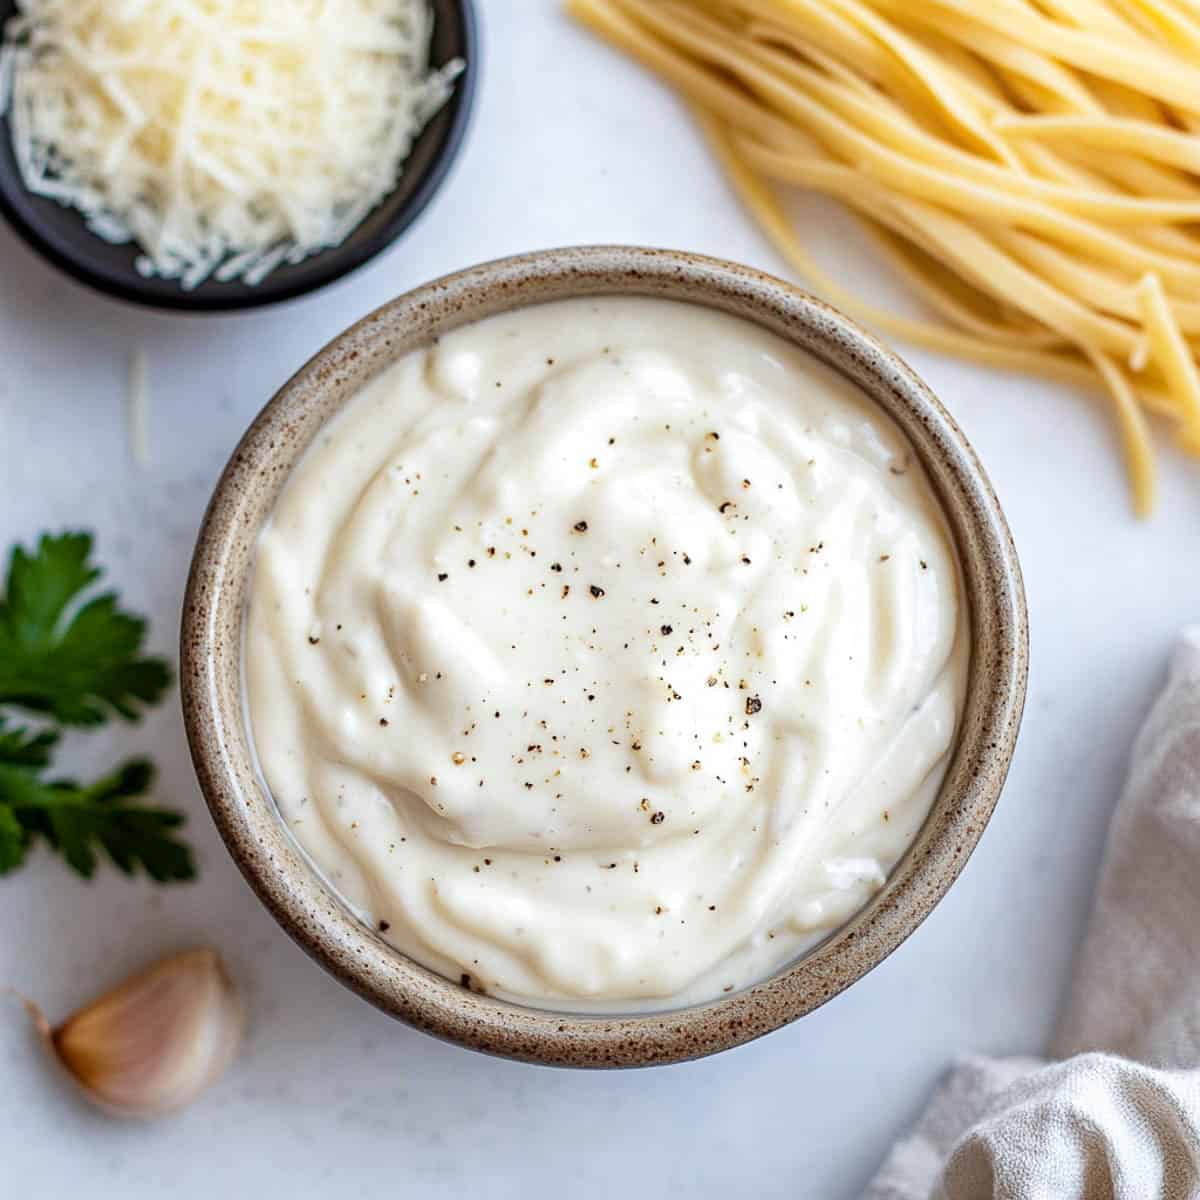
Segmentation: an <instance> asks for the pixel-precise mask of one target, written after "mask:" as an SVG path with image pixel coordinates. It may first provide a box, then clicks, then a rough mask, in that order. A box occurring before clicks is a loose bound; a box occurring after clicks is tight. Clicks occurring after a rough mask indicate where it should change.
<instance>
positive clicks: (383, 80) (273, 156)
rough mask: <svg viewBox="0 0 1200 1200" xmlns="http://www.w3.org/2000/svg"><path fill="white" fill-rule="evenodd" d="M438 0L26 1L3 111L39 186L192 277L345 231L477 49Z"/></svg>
mask: <svg viewBox="0 0 1200 1200" xmlns="http://www.w3.org/2000/svg"><path fill="white" fill-rule="evenodd" d="M431 32H432V15H431V13H430V10H429V6H428V4H427V3H426V0H18V15H17V16H16V17H14V18H12V19H11V20H10V21H9V22H8V24H7V26H6V28H5V31H4V46H3V48H2V49H0V113H3V112H5V111H8V113H9V124H10V127H11V131H12V141H13V148H14V151H15V153H16V157H17V161H18V163H19V164H20V169H21V173H22V176H23V179H24V182H25V186H26V187H28V188H29V190H30V191H32V192H34V193H36V194H38V195H41V196H47V197H50V198H52V199H55V200H58V201H59V202H60V203H62V204H65V205H70V206H72V207H74V208H77V209H78V210H79V211H80V212H81V213H83V215H84V216H85V218H86V219H87V222H88V226H89V228H90V229H91V230H92V232H93V233H95V234H96V235H97V236H99V237H102V238H104V239H105V240H107V241H110V242H116V243H124V242H129V241H134V242H136V243H137V244H138V246H139V247H140V248H141V251H142V253H141V254H140V255H139V257H138V262H137V267H138V270H139V271H140V272H141V273H142V274H143V275H146V276H151V275H155V276H162V277H165V278H169V279H178V280H179V281H180V284H181V285H182V286H183V287H184V288H193V287H195V286H197V285H198V284H199V283H201V282H203V281H204V280H205V279H207V278H209V276H215V278H217V279H220V280H233V279H241V280H244V281H245V282H247V283H250V284H256V283H258V282H260V281H261V280H262V279H263V278H265V276H266V275H267V274H269V273H270V272H271V271H272V270H274V269H275V268H276V267H277V266H279V265H280V264H282V263H296V262H299V261H300V260H301V259H304V258H306V257H308V256H309V255H310V254H315V253H316V252H317V251H319V250H323V249H326V248H328V247H331V246H336V245H338V244H340V243H341V242H342V241H344V240H345V238H346V237H347V236H348V235H349V234H350V232H351V231H352V230H353V229H354V228H355V227H356V226H357V225H358V224H359V223H360V222H361V221H362V219H363V218H364V217H365V216H366V215H367V213H369V212H370V211H371V210H372V209H373V208H374V207H375V206H376V205H377V204H378V203H379V202H380V201H381V200H382V199H383V198H384V197H385V196H386V195H387V194H388V193H389V192H390V191H391V190H392V189H393V188H394V187H395V184H396V180H397V179H398V177H399V175H400V172H401V169H402V166H403V163H404V160H405V158H406V157H407V156H408V153H409V150H410V148H411V146H412V143H413V139H414V138H415V137H416V135H417V134H418V133H419V132H420V130H421V128H422V127H423V126H424V124H425V122H426V121H428V119H429V118H430V117H431V116H432V115H433V114H434V113H435V112H436V111H437V110H438V108H440V107H441V105H442V104H443V103H444V102H445V101H446V98H447V97H448V96H449V94H450V91H451V87H452V83H453V80H454V78H455V76H456V75H457V74H458V72H459V71H460V70H461V67H462V64H461V63H460V62H457V61H456V62H453V63H449V64H447V65H446V66H445V67H442V68H440V69H438V70H430V68H429V39H430V34H431Z"/></svg>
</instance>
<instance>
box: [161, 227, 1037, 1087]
mask: <svg viewBox="0 0 1200 1200" xmlns="http://www.w3.org/2000/svg"><path fill="white" fill-rule="evenodd" d="M602 294H608V295H611V294H617V295H622V294H623V295H643V296H646V295H648V296H664V297H667V298H670V299H677V300H684V301H688V302H691V303H698V304H701V305H705V306H707V307H713V308H718V309H721V310H723V311H727V312H732V313H736V314H738V315H741V316H744V317H747V318H748V319H750V320H752V321H754V322H755V323H757V324H759V325H762V326H764V327H765V328H767V329H769V330H772V331H773V332H775V333H777V334H780V335H781V336H783V337H784V338H785V339H787V340H788V341H790V342H792V343H793V344H794V345H797V346H799V347H800V348H801V349H803V350H807V351H808V352H810V353H812V354H814V355H815V356H816V357H817V358H819V359H821V360H822V361H824V362H826V363H827V364H828V365H830V366H831V367H833V368H834V369H835V370H837V371H839V372H840V373H841V374H843V375H845V376H846V377H848V378H849V379H851V380H852V381H854V382H855V383H857V384H858V385H859V387H860V388H861V389H862V390H863V391H865V392H866V393H867V394H868V396H870V397H871V398H872V399H873V400H874V401H875V402H876V403H877V404H879V405H880V407H881V408H882V409H883V410H884V411H885V412H887V413H888V414H889V415H890V416H891V417H892V419H893V420H894V421H895V422H896V423H897V425H899V427H900V428H901V430H902V431H903V432H904V433H905V435H906V436H907V437H908V439H909V441H910V443H911V444H912V447H913V449H914V451H915V452H916V454H917V456H918V458H919V459H920V461H921V463H922V465H923V467H924V469H925V471H926V473H927V474H928V476H929V479H930V482H931V484H932V486H933V488H934V491H935V493H936V494H937V496H938V498H939V501H940V503H941V504H942V507H943V511H944V514H945V518H946V522H947V525H948V527H949V529H950V533H951V536H952V539H953V541H954V543H955V546H956V548H957V551H958V555H959V559H960V564H961V567H962V572H963V582H964V590H965V593H966V597H967V602H968V608H969V617H970V622H971V663H970V668H969V678H968V687H967V699H966V705H965V708H964V712H963V716H962V721H961V727H960V731H959V734H958V742H957V747H956V750H955V753H954V755H953V759H952V762H951V764H950V767H949V770H948V772H947V775H946V779H945V782H944V783H943V785H942V788H941V791H940V793H939V795H938V797H937V799H936V800H935V802H934V805H933V808H932V809H931V811H930V814H929V816H928V818H927V819H926V822H925V824H924V826H923V827H922V829H921V831H920V833H919V834H918V836H917V838H916V840H915V841H914V842H913V844H912V845H911V846H910V847H909V849H908V851H907V852H906V853H905V855H904V856H903V858H902V859H901V860H900V862H899V863H898V864H897V865H896V867H895V868H894V869H893V871H892V873H891V875H890V876H889V878H888V881H887V883H886V885H885V886H884V887H883V889H882V890H881V891H880V892H879V893H878V894H877V895H876V896H875V897H874V898H873V899H872V900H871V901H870V902H869V903H868V904H867V905H866V906H865V907H864V908H863V909H862V910H861V911H860V912H859V913H858V914H857V915H856V916H855V917H854V918H852V919H851V920H850V921H849V922H848V923H847V924H846V925H844V926H842V927H841V928H839V929H837V930H835V931H834V932H833V933H831V934H830V936H829V937H828V938H826V939H825V940H824V941H823V942H822V943H821V944H820V945H819V946H818V947H816V948H815V949H813V950H811V951H810V952H809V953H807V954H806V955H805V956H804V957H802V958H801V959H799V960H798V961H797V962H795V963H792V964H791V965H789V966H786V967H784V968H783V969H782V970H780V971H779V972H777V973H776V974H775V975H774V976H772V977H771V978H769V979H767V980H764V981H763V982H761V983H759V984H756V985H754V986H753V987H750V988H748V989H746V990H744V991H741V992H737V993H733V994H731V995H729V996H725V997H722V998H720V999H717V1000H714V1001H711V1002H709V1003H707V1004H702V1005H697V1006H694V1007H689V1008H684V1009H676V1010H672V1011H665V1012H651V1013H636V1014H615V1015H591V1014H579V1013H567V1012H551V1011H546V1010H543V1009H537V1008H530V1007H524V1006H521V1005H517V1004H512V1003H508V1002H506V1001H502V1000H498V999H495V998H493V997H489V996H486V995H481V994H479V993H477V992H473V991H470V990H468V989H467V988H464V987H462V986H460V984H458V983H455V982H453V981H451V980H448V979H444V978H442V977H440V976H438V975H436V974H434V973H433V972H431V971H429V970H427V969H426V968H425V967H422V966H420V965H419V964H418V963H416V962H414V961H412V960H411V959H409V958H407V957H406V956H405V955H403V954H401V953H400V952H399V951H397V950H395V949H393V948H392V947H391V946H389V945H388V944H387V943H386V942H384V941H383V940H382V938H381V937H379V936H378V935H377V934H376V933H375V932H374V931H373V930H372V929H370V928H368V927H367V926H366V925H364V924H363V923H362V922H360V921H359V920H358V919H357V918H356V917H355V916H354V915H353V914H352V913H350V912H349V910H348V909H346V908H345V907H344V906H343V905H342V903H341V902H340V901H339V900H338V899H337V897H336V896H335V895H334V893H333V892H332V890H331V889H330V888H329V887H328V886H327V885H326V884H325V883H324V882H323V881H321V880H320V878H319V877H318V876H317V874H316V873H315V871H314V870H313V868H312V866H311V865H310V864H309V862H308V860H307V859H306V858H305V856H304V855H303V853H302V852H301V851H300V850H299V849H298V847H297V846H296V844H295V843H294V842H293V840H292V838H291V835H290V834H289V833H288V832H287V830H286V829H285V827H284V825H283V823H282V821H281V820H280V819H279V817H278V814H277V810H276V808H275V806H274V803H273V801H272V800H271V798H270V796H269V795H268V794H267V793H266V791H265V789H264V787H263V785H262V784H261V782H260V780H259V778H258V776H257V774H256V771H255V765H254V761H253V754H252V751H251V749H250V744H249V742H248V739H247V733H246V728H245V719H244V711H243V707H242V703H241V651H242V646H241V631H242V621H243V615H244V603H245V595H246V589H247V585H248V579H249V575H250V564H251V563H252V558H253V550H254V545H255V543H256V539H257V535H258V531H259V529H260V527H261V525H262V522H263V520H264V519H265V518H266V516H267V515H268V514H269V512H270V511H271V509H272V507H273V505H274V501H275V498H276V497H277V495H278V494H279V492H280V490H281V488H282V486H283V485H284V483H285V482H286V479H287V477H288V473H289V471H290V467H291V465H292V464H293V463H294V462H295V461H296V459H297V458H298V457H299V455H300V454H301V453H303V451H304V449H305V448H306V447H307V445H308V444H309V442H310V441H311V439H312V437H313V436H315V434H316V432H317V430H318V429H319V428H320V427H321V426H322V425H323V424H324V422H325V421H326V420H327V419H328V417H329V416H330V414H331V413H332V412H335V411H337V410H338V408H340V406H341V405H342V404H344V403H345V402H346V400H347V399H348V398H349V397H350V396H352V395H353V394H354V393H355V392H356V391H357V390H358V389H359V388H360V387H361V386H362V385H363V384H364V383H365V382H366V381H367V380H369V379H370V378H372V377H373V376H374V375H375V374H376V373H377V372H378V371H380V370H382V369H384V368H385V367H386V366H388V365H390V364H391V363H392V362H394V361H396V359H398V358H399V357H401V356H402V355H403V354H405V353H407V352H408V351H409V350H411V349H414V348H416V347H418V346H421V345H424V344H428V343H429V341H430V340H431V339H432V338H433V337H435V336H437V335H438V334H439V333H444V332H448V331H449V330H451V329H453V328H455V327H457V326H459V325H462V324H465V323H467V322H469V321H472V320H477V319H480V318H482V317H484V316H488V315H491V314H493V313H496V312H500V311H505V310H508V309H512V308H516V307H522V306H525V305H529V304H536V303H541V302H546V301H549V300H553V299H560V298H565V297H567V296H580V295H602ZM1027 672H1028V618H1027V613H1026V606H1025V595H1024V588H1023V584H1022V578H1021V568H1020V564H1019V562H1018V559H1017V554H1016V549H1015V547H1014V545H1013V542H1012V537H1011V534H1010V532H1009V529H1008V526H1007V523H1006V521H1005V518H1004V514H1003V512H1002V510H1001V507H1000V504H999V502H998V500H997V499H996V496H995V493H994V492H993V490H992V487H991V484H990V482H989V481H988V478H987V476H986V474H985V473H984V470H983V468H982V466H981V465H980V464H979V462H978V460H977V458H976V456H975V453H974V451H973V450H972V448H971V446H970V445H969V443H968V442H967V440H966V438H965V437H964V435H963V434H962V432H961V430H960V429H959V428H958V426H957V424H956V423H955V422H954V420H953V418H952V417H951V416H950V415H949V413H948V412H947V411H946V410H945V408H943V406H942V405H941V403H940V402H939V401H938V400H937V399H936V398H935V397H934V395H933V393H932V392H931V391H930V390H929V388H928V387H927V386H926V385H925V384H924V383H923V382H922V380H921V379H920V378H919V377H918V376H917V375H916V373H915V372H914V371H913V370H912V369H911V368H910V367H909V366H908V365H907V364H906V363H905V362H904V361H903V360H902V359H901V358H900V357H899V356H898V355H897V354H895V353H894V352H893V351H891V350H888V349H887V348H885V347H884V346H883V345H881V344H880V343H879V342H878V341H877V340H876V339H875V338H874V337H873V336H872V335H870V334H869V333H867V332H865V331H864V330H862V329H860V328H859V327H858V326H857V325H856V324H855V323H854V322H852V321H851V320H849V319H848V318H847V317H845V316H843V315H842V314H841V313H839V312H837V311H836V310H835V309H833V308H831V307H830V306H829V305H827V304H825V303H823V302H822V301H821V300H819V299H817V298H816V297H814V296H812V295H810V294H808V293H806V292H804V291H802V290H801V289H799V288H797V287H795V286H793V285H792V284H789V283H786V282H785V281H783V280H780V279H777V278H775V277H773V276H771V275H768V274H765V273H763V272H761V271H757V270H754V269H752V268H750V267H746V266H742V265H739V264H736V263H732V262H727V261H724V260H720V259H714V258H708V257H704V256H701V255H697V254H692V253H687V252H683V251H673V250H657V249H646V248H640V247H630V246H582V247H570V248H565V249H555V250H542V251H536V252H533V253H529V254H523V255H518V256H516V257H511V258H505V259H500V260H496V261H493V262H489V263H484V264H481V265H479V266H474V267H470V268H468V269H466V270H463V271H459V272H456V273H454V274H451V275H448V276H445V277H443V278H441V279H437V280H434V281H432V282H430V283H427V284H424V285H423V286H421V287H418V288H415V289H414V290H412V291H410V292H407V293H406V294H404V295H402V296H400V297H398V298H397V299H395V300H392V301H391V302H389V303H387V304H384V305H383V306H382V307H380V308H378V309H376V310H375V311H374V312H372V313H371V314H369V315H368V316H366V317H365V318H363V319H362V320H361V321H359V322H358V323H357V324H355V325H354V326H352V327H351V328H350V329H348V330H347V331H345V332H344V333H342V334H341V335H339V336H338V337H336V338H334V339H333V341H332V342H330V343H329V344H328V345H327V346H325V347H324V348H323V349H322V350H320V351H319V352H318V353H317V354H316V355H315V356H314V357H313V358H312V359H310V360H309V361H308V363H306V364H305V365H304V366H303V367H302V368H301V369H300V370H299V371H298V372H297V373H296V374H295V375H294V376H293V377H292V378H291V379H290V380H289V381H288V382H287V383H285V384H284V385H283V387H282V388H281V389H280V390H279V391H278V392H277V393H276V395H275V396H274V398H273V399H272V400H271V401H270V402H269V403H268V404H267V405H266V407H265V408H263V410H262V411H261V412H260V413H259V415H258V417H257V418H256V419H255V421H254V422H253V424H252V425H251V426H250V428H249V430H248V431H247V432H246V434H245V436H244V437H243V438H242V440H241V442H240V443H239V445H238V447H237V449H236V450H235V451H234V453H233V455H232V457H231V459H230V461H229V463H228V465H227V467H226V468H225V471H224V473H223V474H222V476H221V479H220V481H219V483H218V484H217V487H216V490H215V492H214V494H213V497H212V500H211V502H210V504H209V507H208V511H207V513H206V514H205V517H204V521H203V524H202V526H201V529H200V533H199V537H198V540H197V544H196V550H195V555H194V558H193V560H192V566H191V571H190V574H189V577H188V583H187V591H186V595H185V598H184V605H183V619H182V633H181V649H180V680H181V693H182V704H183V713H184V722H185V726H186V730H187V736H188V742H189V746H190V748H191V753H192V759H193V762H194V765H195V769H196V775H197V778H198V780H199V783H200V787H201V790H202V792H203V794H204V797H205V800H206V802H207V804H208V807H209V810H210V812H211V814H212V817H213V820H214V821H215V823H216V825H217V828H218V830H219V831H220V833H221V836H222V838H223V839H224V841H225V844H226V846H227V847H228V849H229V852H230V854H231V855H232V857H233V859H234V861H235V862H236V863H237V865H238V866H239V867H240V868H241V871H242V873H243V875H244V876H245V877H246V879H247V881H248V882H249V883H250V886H251V887H252V888H253V889H254V891H255V893H256V894H257V895H258V897H259V899H260V900H261V901H262V902H263V904H264V905H265V906H266V907H267V909H268V910H269V911H270V912H271V914H272V915H273V916H274V917H275V919H276V920H277V921H278V922H279V924H280V925H281V926H282V927H283V928H284V930H285V931H286V932H287V933H288V934H289V935H290V936H291V937H292V938H293V939H294V940H295V941H296V942H297V943H298V944H299V945H300V946H301V947H302V948H303V949H304V950H305V951H307V953H308V954H310V955H311V956H312V957H313V958H314V959H316V961H317V962H319V963H320V964H321V965H322V966H323V967H324V968H325V969H326V970H328V971H329V972H330V973H331V974H333V975H334V976H335V977H336V978H338V979H339V980H341V981H342V982H343V983H344V984H346V986H347V987H349V988H351V989H352V990H353V991H355V992H357V993H358V994H359V995H360V996H362V997H363V998H364V999H366V1000H368V1001H370V1002H371V1003H372V1004H374V1005H376V1006H377V1007H378V1008H380V1009H382V1010H383V1011H384V1012H386V1013H389V1014H390V1015H392V1016H394V1017H397V1018H399V1019H400V1020H402V1021H405V1022H407V1023H408V1024H409V1025H412V1026H414V1027H416V1028H418V1029H421V1030H424V1031H426V1032H428V1033H431V1034H433V1035H435V1036H438V1037H441V1038H444V1039H446V1040H448V1041H451V1042H456V1043H458V1044H460V1045H463V1046H468V1047H471V1048H473V1049H476V1050H480V1051H483V1052H486V1053H490V1054H497V1055H501V1056H504V1057H508V1058H513V1059H519V1060H524V1061H529V1062H537V1063H544V1064H551V1065H558V1066H577V1067H615V1066H620V1067H628V1066H644V1065H650V1064H656V1063H670V1062H678V1061H682V1060H685V1059H690V1058H697V1057H700V1056H703V1055H707V1054H712V1053H716V1052H717V1051H720V1050H724V1049H728V1048H730V1047H732V1046H737V1045H740V1044H742V1043H744V1042H747V1041H750V1040H751V1039H752V1038H756V1037H759V1036H761V1035H763V1034H765V1033H769V1032H771V1031H772V1030H774V1029H777V1028H779V1027H780V1026H782V1025H785V1024H787V1023H789V1022H791V1021H793V1020H796V1019H797V1018H798V1017H801V1016H803V1015H805V1014H806V1013H809V1012H811V1011H812V1010H813V1009H815V1008H817V1007H819V1006H820V1005H822V1004H824V1003H825V1002H826V1001H828V1000H830V999H832V998H833V997H834V996H836V995H837V994H838V993H839V992H841V991H842V990H844V989H845V988H847V987H849V986H850V984H851V983H853V982H855V981H856V980H857V979H859V978H860V977H861V976H863V975H864V974H866V972H867V971H869V970H871V969H872V968H873V967H875V966H877V965H878V964H879V963H880V962H881V961H882V960H883V959H884V958H886V957H887V955H888V954H890V953H891V952H892V951H893V950H895V949H896V947H897V946H899V945H900V943H901V942H902V941H904V939H905V938H906V937H908V936H909V934H911V933H912V932H913V930H915V929H916V927H917V926H918V925H919V924H920V923H921V922H922V921H923V920H924V919H925V917H926V916H927V915H928V914H929V912H930V911H931V910H932V909H933V907H934V905H935V904H936V903H937V902H938V901H939V900H940V899H941V897H942V896H943V895H944V894H945V892H946V890H947V889H948V888H949V886H950V885H951V883H952V882H953V881H954V880H955V878H957V876H958V874H959V872H960V871H961V870H962V868H963V865H964V864H965V863H966V861H967V859H968V857H969V856H970V854H971V852H972V850H973V849H974V847H975V845H976V844H977V843H978V841H979V838H980V837H981V835H982V833H983V830H984V827H985V826H986V824H987V822H988V819H989V818H990V816H991V814H992V811H993V809H994V808H995V805H996V802H997V800H998V798H999V796H1000V792H1001V789H1002V787H1003V784H1004V780H1005V777H1006V775H1007V772H1008V767H1009V763H1010V761H1011V759H1012V754H1013V750H1014V747H1015V744H1016V737H1017V732H1018V728H1019V725H1020V719H1021V712H1022V708H1023V705H1024V699H1025V689H1026V678H1027Z"/></svg>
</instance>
